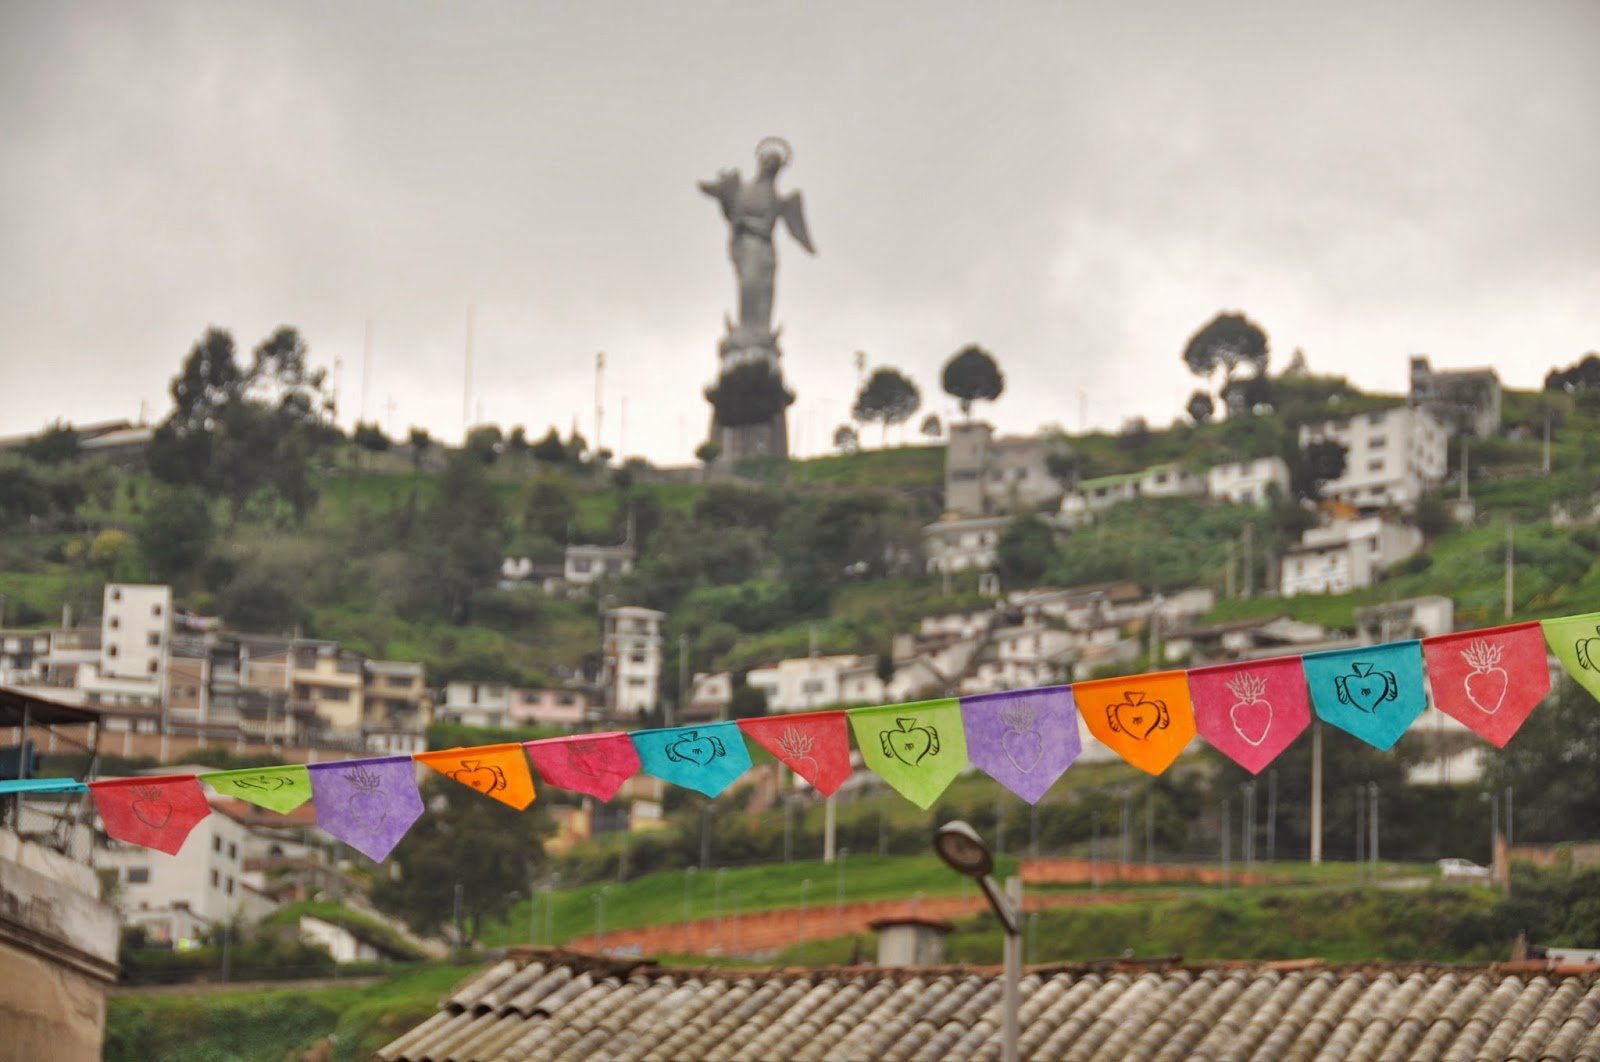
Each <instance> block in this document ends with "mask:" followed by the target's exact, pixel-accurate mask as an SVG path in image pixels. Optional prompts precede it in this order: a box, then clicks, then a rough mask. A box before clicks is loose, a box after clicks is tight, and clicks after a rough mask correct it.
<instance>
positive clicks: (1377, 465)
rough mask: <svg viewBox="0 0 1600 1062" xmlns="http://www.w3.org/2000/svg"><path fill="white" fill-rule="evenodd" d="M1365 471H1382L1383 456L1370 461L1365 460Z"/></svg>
mask: <svg viewBox="0 0 1600 1062" xmlns="http://www.w3.org/2000/svg"><path fill="white" fill-rule="evenodd" d="M1367 471H1368V472H1382V471H1383V458H1381V457H1378V458H1374V459H1373V460H1371V461H1368V462H1367Z"/></svg>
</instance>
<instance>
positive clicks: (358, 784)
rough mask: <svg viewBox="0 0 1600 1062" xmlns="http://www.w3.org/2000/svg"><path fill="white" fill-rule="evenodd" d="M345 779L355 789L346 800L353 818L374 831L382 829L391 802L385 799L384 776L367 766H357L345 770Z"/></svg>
mask: <svg viewBox="0 0 1600 1062" xmlns="http://www.w3.org/2000/svg"><path fill="white" fill-rule="evenodd" d="M344 780H345V781H347V782H349V783H350V787H351V788H352V789H354V790H355V792H353V793H351V794H350V797H349V799H348V800H346V801H345V806H346V807H348V808H349V809H350V816H351V818H353V819H355V820H356V821H357V822H358V823H360V824H361V825H362V826H364V827H365V828H366V829H368V830H370V831H372V832H374V833H376V832H377V831H378V830H381V829H382V828H383V823H384V820H385V819H387V818H388V817H389V804H388V801H386V800H384V799H383V778H382V776H380V775H379V774H377V772H375V771H370V770H368V769H367V768H365V767H357V768H356V769H355V770H353V771H347V772H345V776H344Z"/></svg>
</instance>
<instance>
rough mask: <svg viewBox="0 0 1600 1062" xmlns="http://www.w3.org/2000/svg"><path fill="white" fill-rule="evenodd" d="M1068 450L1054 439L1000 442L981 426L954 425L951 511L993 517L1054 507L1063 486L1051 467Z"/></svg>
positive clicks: (948, 491) (948, 489) (948, 488)
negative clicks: (1052, 456)
mask: <svg viewBox="0 0 1600 1062" xmlns="http://www.w3.org/2000/svg"><path fill="white" fill-rule="evenodd" d="M1064 445H1065V444H1064V443H1062V442H1060V441H1058V440H1056V439H1054V438H1051V437H1049V436H1006V437H997V436H996V435H995V433H994V428H993V427H992V426H991V425H988V424H985V423H983V422H981V421H969V422H967V423H964V424H953V425H951V426H950V439H949V442H948V443H947V444H946V446H945V456H944V507H945V511H946V512H950V513H954V514H956V515H957V516H991V515H993V514H996V513H1014V512H1021V511H1023V510H1026V509H1035V508H1038V507H1040V506H1043V505H1048V504H1052V503H1054V502H1055V500H1056V499H1057V498H1059V497H1061V486H1060V484H1058V483H1057V482H1056V480H1055V478H1054V477H1052V476H1051V475H1050V469H1049V466H1048V464H1047V461H1048V459H1049V456H1050V454H1052V453H1054V452H1056V451H1057V450H1059V449H1063V448H1064Z"/></svg>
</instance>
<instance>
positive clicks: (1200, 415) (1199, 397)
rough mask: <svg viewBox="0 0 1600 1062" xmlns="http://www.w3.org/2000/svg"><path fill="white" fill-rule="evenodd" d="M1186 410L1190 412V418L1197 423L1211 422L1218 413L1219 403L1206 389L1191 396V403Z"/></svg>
mask: <svg viewBox="0 0 1600 1062" xmlns="http://www.w3.org/2000/svg"><path fill="white" fill-rule="evenodd" d="M1184 410H1185V411H1186V412H1187V413H1188V414H1189V419H1190V420H1192V421H1194V422H1195V423H1196V424H1209V423H1210V422H1211V418H1212V417H1213V416H1215V415H1216V412H1217V404H1216V403H1215V402H1213V401H1212V400H1211V396H1210V395H1208V394H1206V393H1205V392H1204V391H1196V392H1195V393H1194V394H1192V395H1190V396H1189V404H1188V405H1187V406H1185V407H1184Z"/></svg>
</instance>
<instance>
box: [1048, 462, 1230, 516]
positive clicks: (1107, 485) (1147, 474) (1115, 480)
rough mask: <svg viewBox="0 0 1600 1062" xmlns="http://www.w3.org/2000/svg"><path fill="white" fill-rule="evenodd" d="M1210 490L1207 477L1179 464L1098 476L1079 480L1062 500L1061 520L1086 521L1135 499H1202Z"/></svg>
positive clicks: (1153, 466)
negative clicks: (1075, 486)
mask: <svg viewBox="0 0 1600 1062" xmlns="http://www.w3.org/2000/svg"><path fill="white" fill-rule="evenodd" d="M1205 493H1206V479H1205V477H1204V476H1200V475H1196V474H1195V473H1193V472H1190V471H1188V470H1187V469H1184V468H1182V467H1181V466H1179V465H1174V464H1164V465H1152V466H1150V467H1149V468H1147V469H1145V470H1144V471H1142V472H1124V473H1122V474H1120V475H1115V476H1097V477H1096V478H1094V479H1085V480H1082V481H1080V482H1079V483H1078V486H1077V489H1075V490H1072V491H1068V492H1067V493H1066V494H1065V495H1064V496H1063V497H1062V499H1061V520H1062V522H1063V523H1065V524H1067V525H1068V526H1072V525H1074V524H1079V523H1082V522H1083V521H1085V520H1087V519H1089V518H1090V517H1091V516H1093V515H1094V514H1095V513H1099V512H1104V511H1105V510H1107V509H1110V508H1113V507H1114V506H1117V505H1121V504H1123V503H1124V502H1130V501H1133V500H1134V499H1135V498H1178V497H1188V498H1198V497H1203V496H1204V495H1205Z"/></svg>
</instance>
